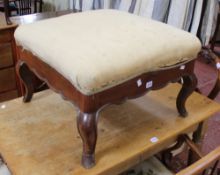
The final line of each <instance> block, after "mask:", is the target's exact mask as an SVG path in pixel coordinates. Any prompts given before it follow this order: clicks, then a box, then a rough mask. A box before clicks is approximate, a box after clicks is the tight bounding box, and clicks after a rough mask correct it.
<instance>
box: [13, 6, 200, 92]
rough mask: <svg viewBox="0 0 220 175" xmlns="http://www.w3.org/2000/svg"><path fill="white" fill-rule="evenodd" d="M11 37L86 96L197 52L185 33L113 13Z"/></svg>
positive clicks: (79, 16)
mask: <svg viewBox="0 0 220 175" xmlns="http://www.w3.org/2000/svg"><path fill="white" fill-rule="evenodd" d="M15 39H16V42H17V44H18V45H20V46H22V47H23V48H24V49H26V50H28V51H30V52H32V53H33V54H34V55H36V56H37V57H38V58H39V59H41V60H42V61H44V62H45V63H47V64H48V65H50V66H51V67H53V68H54V69H55V70H56V71H58V72H59V73H60V74H62V75H63V76H64V77H65V78H66V79H68V80H69V81H70V82H71V83H72V84H73V85H74V86H75V88H77V89H78V90H79V91H80V92H81V93H83V94H85V95H92V94H95V93H97V92H100V91H103V90H105V89H108V88H111V87H113V86H115V85H118V84H121V83H123V82H125V81H127V80H130V79H132V78H134V77H136V76H138V75H141V74H143V73H147V72H151V71H157V70H161V69H165V68H167V67H169V66H172V65H175V64H178V63H180V62H184V61H189V60H191V59H194V58H195V57H196V56H197V53H198V52H199V51H200V49H201V44H200V41H199V40H198V39H197V38H196V37H195V36H193V35H192V34H190V33H188V32H185V31H182V30H179V29H176V28H174V27H171V26H169V25H167V24H164V23H161V22H157V21H154V20H151V19H146V18H143V17H140V16H136V15H132V14H129V13H126V12H120V11H116V10H96V11H87V12H83V13H76V14H69V15H65V16H61V17H57V18H53V19H47V20H42V21H39V22H35V23H32V24H26V25H21V26H19V27H18V28H17V30H16V32H15Z"/></svg>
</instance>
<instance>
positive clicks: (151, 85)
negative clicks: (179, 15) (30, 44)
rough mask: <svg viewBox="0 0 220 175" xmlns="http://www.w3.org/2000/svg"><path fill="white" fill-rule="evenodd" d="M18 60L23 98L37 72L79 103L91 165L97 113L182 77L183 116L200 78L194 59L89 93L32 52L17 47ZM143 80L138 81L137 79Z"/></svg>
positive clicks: (85, 156)
mask: <svg viewBox="0 0 220 175" xmlns="http://www.w3.org/2000/svg"><path fill="white" fill-rule="evenodd" d="M17 51H18V57H19V61H18V63H17V66H16V71H17V73H18V75H19V76H20V78H21V80H22V82H23V84H24V86H25V94H24V98H23V101H24V102H29V101H30V100H31V98H32V96H33V92H34V87H33V83H32V77H33V76H34V75H36V76H37V77H38V78H40V79H41V80H43V81H45V82H46V83H47V84H48V86H49V87H50V88H51V89H53V90H54V91H55V92H57V93H59V94H61V95H62V97H63V98H64V99H66V100H69V101H70V102H72V103H73V104H74V105H75V106H77V108H78V109H79V110H78V116H77V128H78V131H79V134H80V136H81V138H82V142H83V153H82V165H83V166H84V167H85V168H91V167H93V166H94V165H95V147H96V140H97V122H98V112H99V111H100V110H101V109H102V108H103V107H105V106H106V105H108V104H119V103H121V102H122V101H124V100H126V99H132V98H137V97H140V96H142V95H144V94H145V93H146V92H148V91H149V90H157V89H160V88H163V87H164V86H166V85H167V84H168V83H170V82H177V81H179V80H180V78H181V77H182V78H183V86H182V88H181V90H180V92H179V94H178V96H177V100H176V106H177V110H178V112H179V114H180V115H181V116H182V117H185V116H187V111H186V108H185V102H186V100H187V98H188V96H190V95H191V94H192V92H193V91H194V90H195V88H196V85H197V79H196V77H195V75H194V73H193V69H194V62H195V60H192V61H189V62H185V63H181V64H178V65H174V66H172V67H167V68H163V69H162V70H160V71H154V72H148V73H146V74H142V75H140V76H137V77H135V78H133V79H131V80H128V81H126V82H124V83H122V84H119V85H117V86H115V87H112V88H110V89H107V90H104V91H102V92H98V93H96V94H93V95H90V96H86V95H84V94H82V93H81V92H80V91H78V90H77V89H76V88H75V87H74V86H73V85H72V84H71V83H70V82H69V80H67V79H66V78H64V77H63V76H62V75H61V74H60V73H58V72H57V71H56V70H55V69H53V68H52V67H50V66H49V65H48V64H46V63H44V62H43V61H41V60H40V59H39V58H37V57H36V56H34V55H33V54H32V53H31V52H29V51H27V50H24V49H23V48H22V47H20V46H18V47H17ZM138 81H139V82H141V83H140V84H138V83H137V82H138Z"/></svg>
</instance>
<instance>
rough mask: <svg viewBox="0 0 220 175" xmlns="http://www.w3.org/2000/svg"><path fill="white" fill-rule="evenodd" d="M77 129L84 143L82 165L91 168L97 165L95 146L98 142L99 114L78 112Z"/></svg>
mask: <svg viewBox="0 0 220 175" xmlns="http://www.w3.org/2000/svg"><path fill="white" fill-rule="evenodd" d="M77 128H78V131H79V134H80V136H81V138H82V141H83V154H82V165H83V166H84V167H85V168H91V167H92V166H94V165H95V146H96V140H97V114H96V113H91V114H88V113H83V112H81V111H79V112H78V116H77Z"/></svg>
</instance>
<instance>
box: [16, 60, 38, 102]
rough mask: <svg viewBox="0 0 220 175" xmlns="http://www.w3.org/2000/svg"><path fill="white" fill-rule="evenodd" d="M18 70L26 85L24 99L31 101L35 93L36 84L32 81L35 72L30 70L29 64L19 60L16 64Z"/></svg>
mask: <svg viewBox="0 0 220 175" xmlns="http://www.w3.org/2000/svg"><path fill="white" fill-rule="evenodd" d="M16 71H17V74H18V75H19V77H20V79H21V80H22V82H23V84H24V87H25V94H24V98H23V101H24V102H30V101H31V99H32V96H33V93H34V85H33V82H32V81H33V73H32V72H31V71H30V69H29V68H28V66H27V64H26V63H25V62H23V61H18V63H17V65H16Z"/></svg>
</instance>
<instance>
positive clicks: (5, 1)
mask: <svg viewBox="0 0 220 175" xmlns="http://www.w3.org/2000/svg"><path fill="white" fill-rule="evenodd" d="M4 9H5V20H6V22H7V24H8V25H12V22H11V20H10V18H9V17H10V12H9V0H4Z"/></svg>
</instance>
